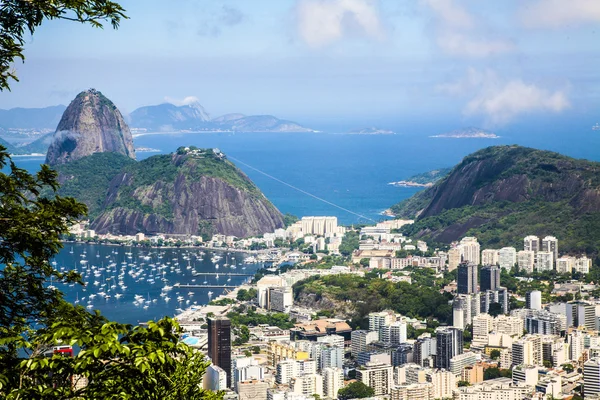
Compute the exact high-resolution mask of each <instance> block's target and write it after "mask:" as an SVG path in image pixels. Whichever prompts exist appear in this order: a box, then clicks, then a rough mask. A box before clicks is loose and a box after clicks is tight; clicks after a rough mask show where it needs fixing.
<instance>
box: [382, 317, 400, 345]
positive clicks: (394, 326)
mask: <svg viewBox="0 0 600 400" xmlns="http://www.w3.org/2000/svg"><path fill="white" fill-rule="evenodd" d="M379 338H380V340H381V341H382V342H385V343H392V344H400V343H406V340H407V324H406V322H405V321H403V320H399V321H395V322H393V323H391V324H389V325H384V326H382V327H380V329H379Z"/></svg>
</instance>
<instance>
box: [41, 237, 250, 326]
mask: <svg viewBox="0 0 600 400" xmlns="http://www.w3.org/2000/svg"><path fill="white" fill-rule="evenodd" d="M215 255H219V256H221V257H222V258H221V259H220V260H215V261H214V262H213V261H211V259H212V257H213V256H215ZM245 257H247V255H246V254H244V253H235V252H229V253H227V252H220V251H219V252H213V251H206V250H200V249H198V248H180V249H175V248H173V249H156V248H153V249H144V248H136V247H125V246H108V245H93V244H71V243H66V244H65V247H64V248H63V250H62V251H61V252H60V253H59V254H58V255H57V257H56V258H55V259H54V260H53V261H54V262H55V263H56V264H55V268H57V269H58V270H62V271H67V270H75V271H77V272H79V273H80V274H81V275H82V277H83V279H84V282H85V283H86V285H85V286H81V285H78V284H71V285H66V284H62V283H56V282H54V283H52V284H53V285H54V286H56V287H57V288H58V289H60V290H61V291H63V292H64V293H65V298H66V300H68V301H70V302H72V303H75V302H78V304H80V305H82V306H84V307H87V308H88V309H90V310H91V309H97V310H100V311H101V313H102V314H103V315H105V316H106V317H108V318H109V319H111V320H114V321H118V322H123V323H131V324H136V323H138V322H146V321H148V320H151V319H158V318H161V317H163V316H166V315H169V316H173V315H175V314H176V313H177V309H178V308H182V309H184V308H187V307H190V306H193V305H194V304H197V305H201V304H206V303H208V301H209V300H210V299H211V298H215V297H217V296H219V295H220V294H222V293H223V291H224V290H226V289H224V288H181V287H179V288H178V287H176V286H175V284H176V283H180V284H193V285H203V284H205V282H206V284H207V285H215V286H216V285H235V286H238V285H240V284H242V283H244V282H245V281H246V280H248V279H250V277H246V276H235V275H230V274H236V273H238V274H253V273H254V272H256V270H257V269H258V268H259V265H258V264H255V263H254V264H244V263H243V260H244V258H245ZM225 264H228V265H227V266H226V265H225ZM203 272H206V273H212V274H215V273H218V274H219V276H218V277H217V276H216V275H202V274H201V273H203ZM169 287H171V289H170V290H166V289H169ZM209 292H212V293H211V294H210V295H209ZM103 293H104V294H106V295H107V296H108V297H107V296H103ZM90 295H92V297H93V298H90ZM136 295H137V296H138V299H139V300H138V301H136ZM167 298H169V299H167ZM178 298H180V300H178ZM88 306H89V307H88Z"/></svg>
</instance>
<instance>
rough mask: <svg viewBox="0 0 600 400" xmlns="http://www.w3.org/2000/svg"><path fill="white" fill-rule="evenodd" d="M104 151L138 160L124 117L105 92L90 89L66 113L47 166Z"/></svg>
mask: <svg viewBox="0 0 600 400" xmlns="http://www.w3.org/2000/svg"><path fill="white" fill-rule="evenodd" d="M101 152H114V153H120V154H123V155H125V156H127V157H130V158H134V159H135V150H134V147H133V139H132V136H131V132H130V131H129V127H128V126H127V124H126V123H125V121H124V120H123V116H122V115H121V113H120V112H119V110H118V109H117V107H116V106H115V105H114V104H113V103H112V102H111V101H110V100H109V99H107V98H106V97H105V96H104V95H103V94H102V93H100V92H99V91H97V90H94V89H90V90H86V91H84V92H81V93H79V94H78V95H77V97H75V99H74V100H73V101H72V102H71V104H69V106H68V107H67V109H66V110H65V112H64V113H63V115H62V118H61V120H60V122H59V123H58V127H57V128H56V132H55V133H54V136H53V138H52V143H51V144H50V147H49V148H48V153H47V154H46V163H47V164H50V165H57V164H64V163H67V162H69V161H74V160H78V159H80V158H83V157H86V156H89V155H90V154H94V153H101Z"/></svg>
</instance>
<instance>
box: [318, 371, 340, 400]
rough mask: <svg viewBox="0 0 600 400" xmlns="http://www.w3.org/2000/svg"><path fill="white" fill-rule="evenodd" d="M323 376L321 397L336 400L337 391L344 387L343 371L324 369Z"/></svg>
mask: <svg viewBox="0 0 600 400" xmlns="http://www.w3.org/2000/svg"><path fill="white" fill-rule="evenodd" d="M321 375H322V376H323V397H325V398H328V399H337V395H338V391H339V390H340V389H341V388H343V387H344V370H343V369H342V368H325V369H324V370H323V371H322V372H321Z"/></svg>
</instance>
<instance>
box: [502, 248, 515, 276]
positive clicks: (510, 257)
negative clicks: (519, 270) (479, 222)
mask: <svg viewBox="0 0 600 400" xmlns="http://www.w3.org/2000/svg"><path fill="white" fill-rule="evenodd" d="M515 264H517V249H515V248H514V247H503V248H501V249H500V250H499V251H498V265H499V266H500V268H503V269H506V270H510V269H512V267H514V266H515Z"/></svg>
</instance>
